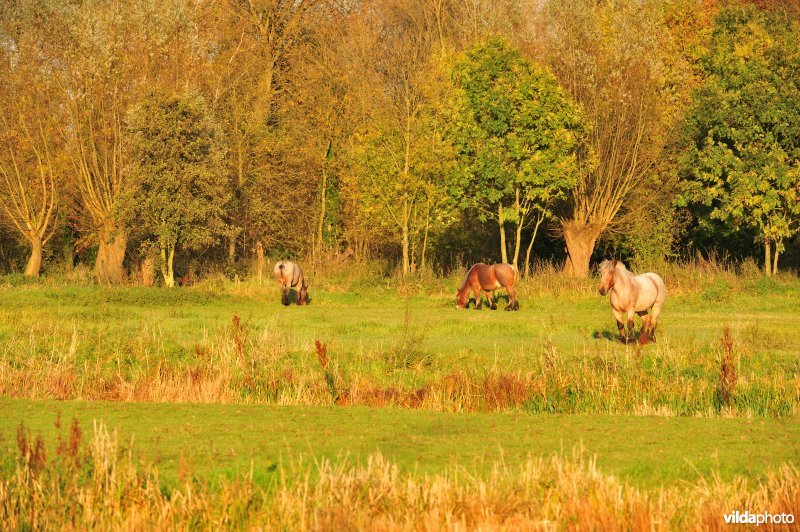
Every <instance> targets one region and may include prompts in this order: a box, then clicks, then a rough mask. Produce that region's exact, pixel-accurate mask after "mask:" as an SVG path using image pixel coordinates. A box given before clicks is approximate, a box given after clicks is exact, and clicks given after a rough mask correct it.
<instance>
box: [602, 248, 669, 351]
mask: <svg viewBox="0 0 800 532" xmlns="http://www.w3.org/2000/svg"><path fill="white" fill-rule="evenodd" d="M597 291H598V292H600V295H601V296H604V295H606V293H609V294H610V297H609V299H610V300H611V312H612V313H613V314H614V318H615V319H616V320H617V330H618V331H619V336H620V339H621V340H622V341H623V342H624V343H626V344H627V343H628V341H629V340H631V339H635V338H636V336H635V335H634V330H633V315H634V313H636V314H638V315H639V316H641V318H642V329H641V331H640V334H639V343H640V344H644V343H647V341H648V340H651V341H653V342H655V340H656V336H655V332H656V325H658V316H659V314H661V307H663V306H664V300H665V299H666V297H667V287H666V285H665V284H664V279H662V278H661V277H660V276H658V275H657V274H655V273H652V272H648V273H643V274H641V275H633V274H632V273H631V272H629V271H628V270H627V268H625V265H624V264H622V263H621V262H619V261H617V260H613V261H612V260H604V261H603V262H602V263H601V264H600V285H599V286H598V287H597ZM648 310H650V315H648V314H647V311H648ZM625 317H627V319H626V320H625V321H623V318H625ZM625 323H627V325H628V330H627V332H623V331H625Z"/></svg>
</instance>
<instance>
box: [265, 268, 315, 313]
mask: <svg viewBox="0 0 800 532" xmlns="http://www.w3.org/2000/svg"><path fill="white" fill-rule="evenodd" d="M273 273H274V274H275V280H276V281H277V282H278V284H279V285H280V287H281V303H282V304H283V305H288V304H289V292H290V291H291V289H292V288H294V289H295V291H296V292H297V298H296V302H297V304H298V305H305V304H307V303H308V285H306V281H305V278H304V277H303V270H301V269H300V266H299V265H298V264H297V263H296V262H290V261H288V260H282V261H280V262H278V263H277V264H275V268H274V269H273ZM298 287H299V288H298Z"/></svg>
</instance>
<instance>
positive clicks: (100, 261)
mask: <svg viewBox="0 0 800 532" xmlns="http://www.w3.org/2000/svg"><path fill="white" fill-rule="evenodd" d="M98 236H99V246H98V248H97V259H96V260H95V262H94V271H95V274H96V275H97V279H98V281H100V282H101V283H115V284H116V283H122V282H123V281H124V280H125V269H124V267H123V262H124V260H125V248H126V246H127V244H128V237H127V235H126V234H125V232H124V231H121V230H118V229H117V227H116V226H115V225H114V224H113V223H110V222H106V223H105V224H103V226H102V228H101V229H100V233H99V235H98Z"/></svg>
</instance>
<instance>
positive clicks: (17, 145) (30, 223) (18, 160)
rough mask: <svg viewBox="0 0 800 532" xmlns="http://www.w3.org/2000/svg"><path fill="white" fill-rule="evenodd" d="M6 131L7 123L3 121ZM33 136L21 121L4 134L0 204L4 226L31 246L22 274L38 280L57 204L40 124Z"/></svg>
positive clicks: (50, 159) (51, 161)
mask: <svg viewBox="0 0 800 532" xmlns="http://www.w3.org/2000/svg"><path fill="white" fill-rule="evenodd" d="M3 126H4V128H5V129H7V130H8V129H9V127H8V123H7V122H6V121H5V120H3ZM33 127H36V128H37V129H36V133H32V132H31V131H30V127H29V126H28V125H27V124H25V122H24V119H22V118H21V119H20V122H19V124H17V130H16V131H15V132H14V133H12V134H11V135H7V137H8V138H7V139H6V140H7V149H8V152H7V154H8V158H7V159H5V158H0V177H2V181H0V203H2V207H3V208H2V211H0V213H2V214H3V215H4V216H3V220H4V221H5V222H6V225H8V226H9V227H11V228H12V230H14V231H17V232H18V234H19V236H20V237H22V238H24V239H25V241H27V243H28V244H29V245H30V247H31V252H30V257H29V258H28V263H27V265H26V266H25V275H27V276H30V277H38V276H39V271H40V270H41V268H42V250H43V248H44V246H45V244H47V242H48V240H50V238H51V237H52V236H53V234H54V232H55V229H56V223H55V218H54V213H55V209H56V205H57V203H58V195H57V187H56V182H57V176H56V170H55V164H54V163H55V161H54V157H53V155H52V152H51V147H50V145H49V141H48V139H47V133H46V132H45V129H44V127H43V125H42V122H41V121H39V122H37V123H36V124H35V125H34V126H33Z"/></svg>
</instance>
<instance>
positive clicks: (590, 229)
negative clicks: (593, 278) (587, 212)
mask: <svg viewBox="0 0 800 532" xmlns="http://www.w3.org/2000/svg"><path fill="white" fill-rule="evenodd" d="M600 233H601V231H600V229H598V228H597V227H596V226H593V225H588V224H587V225H569V226H567V227H564V241H565V242H566V245H567V260H566V262H565V264H564V272H566V273H567V274H568V275H570V276H572V277H588V276H589V261H591V259H592V253H593V252H594V245H595V244H596V243H597V238H598V237H599V236H600Z"/></svg>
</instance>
